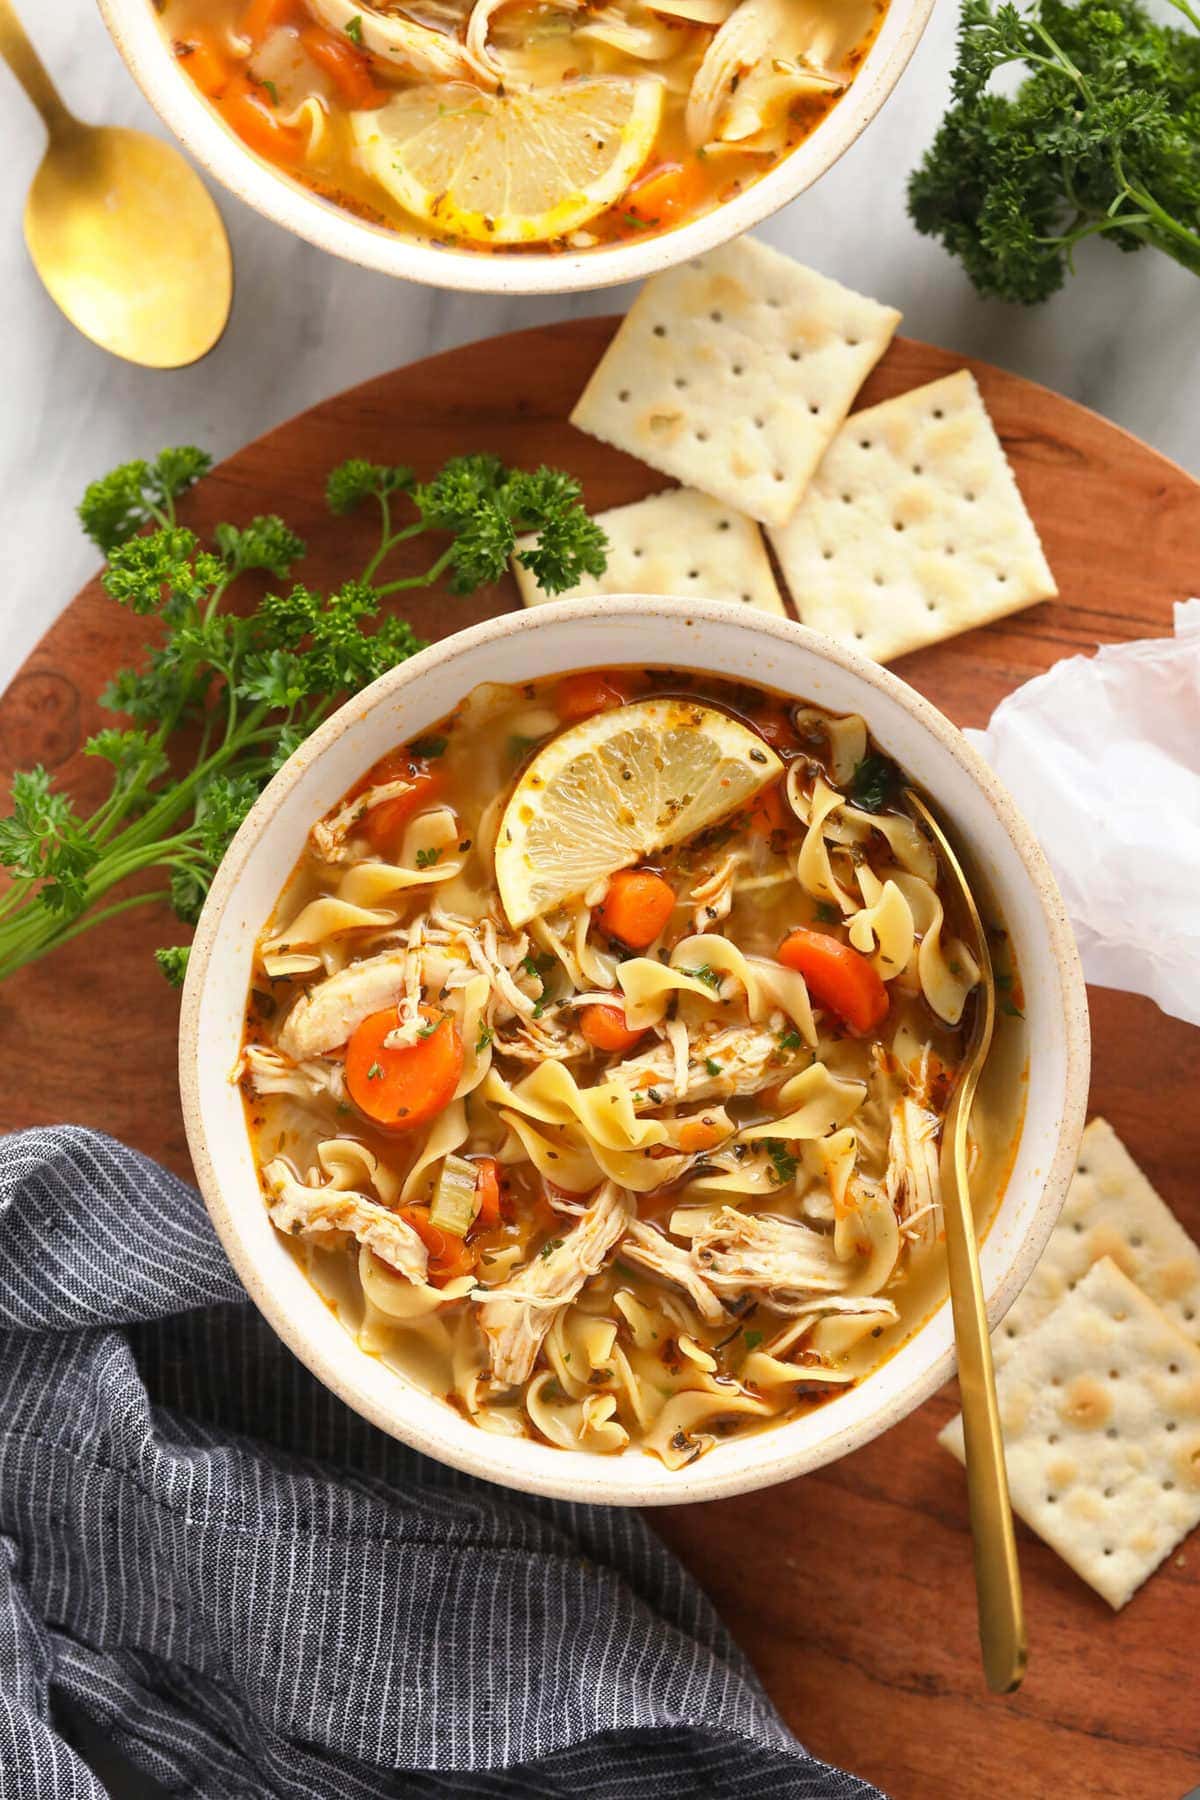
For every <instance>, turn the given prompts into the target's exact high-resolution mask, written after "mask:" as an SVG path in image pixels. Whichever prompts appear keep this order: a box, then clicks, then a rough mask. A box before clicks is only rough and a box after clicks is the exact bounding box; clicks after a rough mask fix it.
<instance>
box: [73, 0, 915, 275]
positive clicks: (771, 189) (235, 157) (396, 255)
mask: <svg viewBox="0 0 1200 1800" xmlns="http://www.w3.org/2000/svg"><path fill="white" fill-rule="evenodd" d="M99 5H100V11H101V13H102V14H103V16H104V21H105V23H106V24H107V26H108V29H109V31H110V32H111V33H112V37H113V41H114V42H115V44H116V46H117V49H118V50H119V51H120V53H121V55H122V56H123V57H124V59H125V62H126V63H127V65H128V67H129V69H130V72H131V73H132V75H133V77H134V79H135V80H136V81H137V83H138V86H139V87H140V88H141V90H142V92H143V93H144V94H145V96H146V98H147V100H149V102H150V104H151V106H153V107H154V109H155V111H156V112H157V113H158V114H159V116H160V118H161V119H162V120H163V121H164V123H165V124H167V125H169V126H170V128H171V130H172V131H173V132H174V133H175V135H176V137H178V138H179V140H180V142H181V143H183V144H185V145H186V146H187V148H188V149H189V150H190V151H191V153H192V155H193V156H194V157H195V158H196V161H197V162H199V163H200V164H201V165H202V166H203V167H204V168H206V169H207V170H208V172H209V174H210V175H213V176H214V177H215V178H216V180H218V181H220V182H221V183H223V185H224V186H225V187H227V188H228V189H229V190H230V192H231V193H233V194H236V195H237V197H238V198H239V200H244V201H246V203H247V205H249V206H253V207H255V208H256V209H257V211H259V212H260V213H263V214H265V216H266V217H267V218H268V219H273V220H274V221H275V223H276V224H277V225H282V226H283V227H284V228H285V229H286V230H288V231H292V232H295V234H296V236H297V237H302V238H307V239H308V241H309V243H310V244H316V245H318V246H319V248H321V249H322V250H331V251H332V252H333V254H334V255H335V256H342V257H345V259H346V260H347V261H348V262H354V263H361V264H362V265H363V267H364V268H368V269H379V270H381V271H382V272H383V273H384V274H385V275H399V276H402V277H404V279H406V280H408V281H420V282H425V283H427V284H428V285H429V286H430V287H443V288H464V289H468V290H471V291H473V292H475V293H483V294H567V293H574V292H576V291H577V290H579V289H586V288H602V287H613V286H615V285H616V283H618V282H621V281H640V280H642V279H643V278H644V277H645V276H647V275H654V274H657V273H658V271H659V270H660V269H667V268H671V267H672V266H673V265H674V264H675V263H681V262H686V261H687V259H688V257H689V256H700V255H701V254H702V253H703V252H704V251H706V250H712V249H715V247H716V246H717V245H718V244H725V243H728V242H729V240H730V239H731V238H735V237H740V236H741V234H742V232H744V231H750V230H752V229H753V227H754V226H755V225H758V224H760V223H761V222H762V220H763V219H766V218H769V217H770V215H771V214H772V213H775V212H778V211H779V209H780V207H782V206H786V205H787V204H788V202H789V200H794V199H795V198H796V196H797V195H798V194H802V193H803V192H804V190H805V188H808V187H811V186H812V184H813V182H814V181H816V180H817V178H818V177H819V176H821V175H823V174H824V173H825V171H826V169H828V168H830V167H832V165H833V164H834V163H835V162H836V161H837V159H838V157H839V156H841V155H842V154H843V152H844V151H846V150H848V149H849V148H850V145H851V144H852V143H853V142H854V141H855V139H856V138H857V137H858V136H859V135H860V133H861V132H862V131H863V130H865V128H866V127H867V125H869V124H870V122H871V120H872V119H873V118H874V117H875V114H876V113H877V112H878V111H879V109H880V107H881V106H882V105H883V103H884V101H885V100H886V99H887V97H888V95H889V94H890V93H891V91H892V89H893V88H894V87H895V85H896V83H897V81H899V79H900V77H901V75H902V74H903V72H904V69H905V66H906V65H907V63H908V60H909V58H910V57H911V55H912V53H913V51H914V50H915V49H916V47H917V44H918V43H919V42H920V38H921V33H922V32H923V31H924V29H925V26H926V23H927V22H928V19H929V15H930V13H931V12H932V11H933V0H890V5H889V7H888V11H887V15H886V17H885V18H884V21H883V24H882V26H881V27H880V30H879V33H878V35H877V36H876V38H875V41H874V43H873V44H872V45H871V48H870V50H869V51H868V53H867V56H866V58H865V59H864V61H863V65H862V67H861V68H860V70H859V72H858V74H857V76H856V77H855V79H854V82H853V84H852V85H851V87H850V89H849V90H848V92H847V93H846V94H845V95H844V96H843V97H842V99H841V100H839V102H838V104H837V105H836V106H835V107H834V108H833V111H832V112H831V113H830V114H829V116H828V118H826V119H825V120H823V121H822V123H821V124H820V125H819V126H818V127H817V129H816V131H814V132H813V134H812V136H811V137H809V138H807V139H805V141H804V142H803V143H802V144H800V145H798V146H797V148H796V149H795V150H793V152H792V153H791V155H790V156H787V157H785V158H784V159H783V161H782V162H781V163H779V164H778V165H777V167H775V168H774V169H772V170H771V171H770V172H769V174H767V175H765V176H764V177H763V179H762V180H761V181H758V182H754V183H753V184H752V185H751V186H750V187H748V188H746V189H745V190H744V191H743V192H742V193H740V194H737V195H735V196H734V198H733V199H732V200H727V201H726V202H725V203H724V204H723V205H721V206H718V207H717V208H716V209H715V211H713V212H710V213H706V214H705V215H704V216H703V218H699V219H695V220H693V222H692V223H691V224H690V225H684V226H681V227H680V228H679V229H678V230H677V231H668V232H665V233H663V234H662V235H661V236H656V237H650V238H642V239H634V240H632V241H630V242H628V243H622V244H614V245H611V246H605V247H600V248H597V249H596V250H592V251H587V252H578V251H576V252H570V253H562V252H553V253H551V252H549V251H547V252H538V253H536V254H535V253H529V252H524V251H522V252H504V251H491V252H489V253H488V254H486V255H481V254H479V253H478V252H474V253H473V252H471V251H468V250H455V249H453V248H449V247H447V248H439V247H437V246H435V245H424V244H418V243H416V242H415V241H414V240H413V239H411V238H406V237H403V236H401V235H400V234H398V233H397V232H394V231H388V230H386V229H384V228H383V227H381V226H379V225H373V224H371V223H370V221H369V220H366V219H359V218H356V217H355V215H354V214H353V213H350V212H347V211H345V210H344V209H343V208H341V207H338V206H334V205H332V204H331V203H330V202H329V201H326V200H322V199H321V197H320V196H319V195H318V194H315V193H313V192H312V191H311V190H310V189H308V188H306V187H304V186H302V185H301V183H299V182H298V181H293V180H292V179H291V177H290V176H288V175H287V174H285V173H284V172H283V171H282V170H280V169H278V168H276V167H275V166H274V164H272V163H269V162H267V161H266V160H265V159H264V158H263V157H261V156H259V155H257V154H256V152H255V151H253V150H251V149H249V148H248V147H247V145H245V144H244V143H243V142H242V140H241V139H240V138H239V137H238V136H237V135H236V133H235V132H233V131H232V130H230V128H229V127H228V126H227V125H226V124H225V123H224V121H223V120H222V119H221V118H220V116H219V114H218V113H216V112H215V111H214V109H213V108H212V107H211V106H210V105H209V104H208V102H207V101H206V100H205V99H204V98H203V97H202V96H201V94H200V93H199V92H198V91H197V89H196V87H195V85H194V84H193V83H192V81H191V80H190V79H189V78H188V76H187V75H186V74H185V73H184V71H183V69H182V68H181V66H180V63H179V61H178V59H177V58H176V57H175V55H174V54H173V53H172V50H171V46H170V44H169V43H168V41H167V37H166V34H165V33H164V31H163V29H162V27H161V25H160V23H159V21H158V18H157V15H156V13H155V11H154V7H153V5H152V3H151V0H99Z"/></svg>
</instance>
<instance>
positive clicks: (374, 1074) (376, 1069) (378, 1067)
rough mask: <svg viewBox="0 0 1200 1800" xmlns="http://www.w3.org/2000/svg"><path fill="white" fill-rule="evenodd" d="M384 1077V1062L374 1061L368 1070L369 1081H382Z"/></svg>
mask: <svg viewBox="0 0 1200 1800" xmlns="http://www.w3.org/2000/svg"><path fill="white" fill-rule="evenodd" d="M382 1079H383V1065H382V1063H377V1062H373V1063H372V1064H371V1066H370V1068H369V1069H368V1070H367V1080H368V1081H382Z"/></svg>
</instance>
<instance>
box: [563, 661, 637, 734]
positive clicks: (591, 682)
mask: <svg viewBox="0 0 1200 1800" xmlns="http://www.w3.org/2000/svg"><path fill="white" fill-rule="evenodd" d="M631 692H632V688H631V687H630V686H629V685H628V684H627V683H625V682H623V681H621V679H620V678H619V677H618V676H614V675H605V674H604V673H603V672H602V671H601V670H600V669H580V670H579V672H578V674H576V675H564V676H563V678H562V680H561V681H560V682H559V684H558V686H557V687H556V688H555V690H554V705H555V709H556V711H557V712H558V716H559V718H560V719H562V721H563V722H564V724H567V725H574V724H575V723H576V722H577V720H579V719H590V718H591V716H592V714H593V713H598V712H611V711H612V709H613V707H614V706H624V705H625V702H626V701H627V700H628V699H629V696H630V694H631Z"/></svg>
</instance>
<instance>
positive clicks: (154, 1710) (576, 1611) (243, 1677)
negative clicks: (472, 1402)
mask: <svg viewBox="0 0 1200 1800" xmlns="http://www.w3.org/2000/svg"><path fill="white" fill-rule="evenodd" d="M800 1604H801V1601H800V1599H799V1597H798V1598H797V1605H798V1606H799V1605H800ZM59 1701H61V1702H62V1703H64V1704H65V1705H66V1706H67V1708H68V1709H71V1708H75V1709H80V1710H81V1711H82V1713H83V1715H84V1716H85V1717H86V1718H87V1719H88V1720H90V1721H91V1722H92V1724H93V1725H94V1726H95V1727H96V1728H97V1729H98V1730H99V1731H100V1733H101V1734H102V1741H104V1742H106V1743H109V1744H111V1745H113V1746H115V1747H116V1748H117V1749H118V1750H119V1751H120V1752H121V1754H122V1755H123V1757H124V1758H125V1759H127V1761H128V1762H129V1763H131V1764H132V1765H133V1766H134V1768H135V1769H136V1770H138V1771H141V1772H142V1773H144V1775H145V1776H147V1777H151V1778H153V1780H154V1781H156V1782H157V1783H159V1784H161V1786H162V1787H163V1788H165V1789H167V1790H168V1791H169V1792H170V1793H173V1794H187V1795H199V1796H210V1795H211V1796H213V1797H214V1800H218V1797H219V1800H243V1797H244V1800H259V1797H260V1796H262V1797H265V1796H286V1797H287V1800H291V1797H292V1796H297V1795H298V1796H304V1797H308V1796H313V1797H318V1796H319V1797H320V1800H368V1797H371V1800H373V1797H374V1796H377V1795H387V1796H394V1795H403V1796H409V1795H411V1796H415V1797H420V1800H424V1797H426V1796H428V1797H429V1800H433V1797H434V1796H445V1795H478V1796H480V1797H481V1800H482V1797H484V1796H486V1797H488V1800H501V1797H506V1800H507V1797H510V1796H511V1797H514V1800H515V1797H516V1796H522V1797H524V1796H537V1795H546V1796H564V1797H565V1796H568V1795H569V1796H575V1797H586V1800H593V1797H594V1800H662V1797H663V1796H664V1795H669V1796H671V1800H687V1797H690V1796H696V1797H697V1800H700V1797H703V1800H727V1797H728V1800H734V1797H735V1796H745V1797H747V1800H748V1797H750V1796H753V1797H754V1800H774V1797H776V1796H779V1797H782V1796H788V1797H789V1800H790V1797H792V1796H804V1797H806V1800H807V1797H810V1796H811V1797H813V1800H818V1797H820V1800H826V1797H828V1800H880V1796H879V1794H878V1790H877V1789H875V1788H873V1787H871V1786H870V1785H869V1784H867V1783H865V1782H863V1781H860V1780H858V1779H856V1778H855V1777H854V1776H851V1775H847V1774H844V1773H842V1772H841V1771H839V1770H836V1769H831V1768H830V1767H828V1766H827V1765H826V1764H824V1763H821V1762H818V1761H817V1760H816V1759H815V1758H813V1757H811V1756H810V1755H809V1754H808V1752H807V1751H806V1750H805V1749H804V1748H803V1746H802V1745H801V1744H800V1743H799V1742H798V1741H797V1740H796V1738H795V1737H793V1736H792V1735H791V1733H790V1732H789V1731H788V1730H787V1729H786V1727H785V1726H784V1724H783V1722H782V1721H781V1719H780V1718H779V1716H778V1714H777V1713H776V1712H775V1711H774V1710H773V1708H772V1707H771V1705H770V1703H769V1701H768V1700H767V1698H766V1696H765V1694H764V1693H763V1691H762V1688H761V1687H760V1686H759V1684H758V1682H757V1680H756V1679H755V1676H754V1674H753V1672H752V1670H751V1669H750V1667H749V1665H748V1664H747V1662H746V1661H745V1659H744V1658H743V1657H742V1656H741V1654H740V1653H739V1652H738V1650H737V1649H736V1647H735V1646H734V1644H733V1643H732V1641H731V1639H730V1637H729V1635H728V1633H727V1632H726V1631H725V1630H724V1628H723V1627H722V1625H721V1623H720V1621H719V1619H718V1618H717V1616H716V1614H715V1612H714V1611H713V1608H712V1606H711V1605H710V1604H709V1602H708V1601H707V1600H706V1598H705V1597H704V1595H703V1593H702V1592H701V1591H700V1589H699V1587H698V1586H697V1585H696V1584H695V1582H693V1581H692V1579H691V1578H690V1577H689V1576H688V1575H687V1574H685V1572H684V1571H683V1569H682V1568H681V1567H680V1565H679V1564H678V1563H677V1562H676V1561H675V1559H674V1558H673V1557H672V1556H671V1555H670V1554H669V1553H668V1552H667V1550H666V1549H665V1548H664V1547H663V1546H662V1544H660V1543H659V1542H658V1540H657V1539H656V1538H655V1537H654V1535H653V1533H652V1532H651V1531H650V1529H649V1528H648V1526H647V1525H646V1523H645V1521H644V1519H642V1518H641V1517H640V1516H639V1515H638V1514H637V1513H634V1512H631V1511H625V1510H617V1509H608V1508H600V1507H583V1506H574V1505H570V1504H567V1503H564V1502H558V1501H548V1500H538V1499H531V1498H526V1497H524V1496H521V1495H515V1494H511V1493H509V1492H506V1491H504V1490H502V1489H500V1488H496V1487H492V1486H490V1485H488V1484H487V1483H484V1482H479V1481H475V1480H471V1479H469V1478H468V1477H466V1476H463V1475H459V1474H457V1473H456V1472H455V1471H453V1470H449V1469H445V1468H442V1467H441V1466H440V1465H439V1464H436V1463H433V1462H430V1461H428V1460H427V1459H425V1458H423V1457H420V1456H418V1455H417V1454H416V1453H415V1452H413V1451H410V1450H408V1449H406V1448H405V1447H404V1446H403V1445H401V1444H397V1443H395V1442H394V1441H393V1440H392V1439H391V1438H389V1437H387V1436H385V1435H384V1434H383V1433H381V1432H379V1431H377V1430H376V1429H375V1428H374V1427H372V1426H370V1425H368V1424H367V1423H366V1422H365V1421H363V1420H362V1419H360V1418H359V1417H358V1416H357V1415H356V1414H355V1413H353V1412H351V1411H349V1410H348V1409H347V1408H346V1407H345V1406H343V1405H342V1403H341V1402H340V1401H338V1400H337V1399H335V1398H334V1397H333V1395H331V1394H330V1393H328V1392H327V1391H326V1390H325V1389H324V1388H323V1387H322V1386H321V1385H320V1384H319V1383H318V1382H316V1381H315V1380H314V1379H313V1377H312V1376H310V1375H309V1374H308V1372H307V1370H305V1369H304V1368H303V1367H302V1365H301V1364H300V1363H298V1362H297V1361H296V1359H295V1358H294V1357H293V1356H292V1355H291V1353H290V1352H289V1351H288V1350H286V1349H285V1348H284V1346H283V1345H282V1344H280V1343H279V1341H278V1340H277V1339H276V1338H275V1336H274V1334H273V1333H272V1332H271V1331H270V1329H269V1327H268V1326H267V1325H266V1324H265V1323H264V1321H263V1320H262V1319H261V1318H260V1317H259V1315H258V1314H257V1312H256V1311H255V1310H254V1309H253V1308H252V1307H251V1306H250V1305H249V1304H248V1302H247V1301H246V1299H245V1296H244V1294H243V1292H242V1289H241V1288H240V1286H239V1284H238V1281H237V1278H236V1276H235V1275H234V1273H233V1270H232V1268H231V1267H230V1265H229V1263H228V1262H227V1260H226V1258H225V1255H224V1252H223V1251H222V1249H221V1247H220V1244H219V1243H218V1241H217V1238H216V1235H215V1233H214V1232H213V1229H212V1226H211V1225H210V1223H209V1220H208V1216H207V1214H206V1213H205V1211H204V1208H203V1206H202V1204H201V1202H200V1199H199V1196H198V1195H197V1194H196V1193H195V1191H194V1190H193V1189H192V1188H190V1187H188V1186H187V1185H186V1184H185V1183H184V1182H182V1181H179V1180H177V1179H176V1178H175V1177H174V1176H173V1175H170V1174H168V1173H167V1172H166V1171H165V1170H163V1169H161V1168H159V1167H158V1166H157V1165H156V1164H155V1163H153V1162H151V1161H149V1160H148V1159H147V1158H145V1157H143V1156H141V1155H139V1154H137V1153H136V1152H134V1151H131V1150H128V1149H126V1148H125V1147H123V1146H122V1145H120V1144H117V1143H115V1142H113V1141H112V1140H111V1139H109V1138H105V1137H102V1136H100V1135H98V1134H97V1133H94V1132H90V1131H85V1130H83V1129H80V1128H75V1127H59V1128H54V1129H44V1130H34V1131H26V1132H21V1133H18V1134H16V1135H14V1136H11V1137H8V1138H5V1139H3V1140H0V1800H51V1797H53V1800H67V1797H70V1800H102V1797H103V1796H104V1794H105V1789H104V1788H103V1786H102V1785H101V1783H100V1781H99V1779H98V1778H97V1777H96V1776H95V1775H94V1774H93V1773H92V1771H91V1770H90V1768H88V1767H87V1766H86V1764H85V1763H84V1762H83V1761H82V1760H81V1759H80V1758H79V1757H78V1756H77V1755H76V1753H75V1751H74V1750H73V1749H72V1748H71V1747H70V1745H69V1743H68V1742H67V1740H66V1738H65V1737H64V1736H63V1735H61V1733H60V1732H59V1731H58V1730H56V1726H55V1717H56V1713H55V1702H59Z"/></svg>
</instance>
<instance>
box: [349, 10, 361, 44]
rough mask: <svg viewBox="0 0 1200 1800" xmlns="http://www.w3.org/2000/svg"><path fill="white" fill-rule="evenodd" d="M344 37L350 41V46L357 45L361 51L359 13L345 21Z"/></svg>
mask: <svg viewBox="0 0 1200 1800" xmlns="http://www.w3.org/2000/svg"><path fill="white" fill-rule="evenodd" d="M346 36H347V37H348V38H349V39H350V42H351V43H352V44H357V45H358V47H359V49H360V50H361V49H362V41H363V33H362V14H361V13H355V15H354V17H353V18H352V19H347V21H346Z"/></svg>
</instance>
